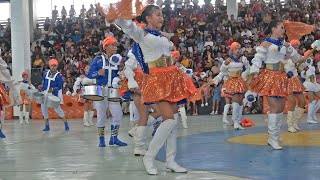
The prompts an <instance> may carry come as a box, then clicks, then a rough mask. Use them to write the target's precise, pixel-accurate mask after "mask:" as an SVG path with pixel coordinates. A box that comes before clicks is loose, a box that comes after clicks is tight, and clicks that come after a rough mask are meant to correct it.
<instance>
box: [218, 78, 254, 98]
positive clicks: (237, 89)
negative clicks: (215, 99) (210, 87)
mask: <svg viewBox="0 0 320 180" xmlns="http://www.w3.org/2000/svg"><path fill="white" fill-rule="evenodd" d="M224 87H225V88H226V90H225V93H226V94H238V93H246V92H247V91H248V85H247V83H246V82H245V81H244V80H243V78H242V77H236V78H233V77H230V78H228V80H226V81H225V83H224Z"/></svg>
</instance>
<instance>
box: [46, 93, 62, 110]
mask: <svg viewBox="0 0 320 180" xmlns="http://www.w3.org/2000/svg"><path fill="white" fill-rule="evenodd" d="M60 101H61V100H60V98H59V97H57V96H53V95H49V96H48V97H47V99H46V105H47V107H51V108H58V107H59V106H60Z"/></svg>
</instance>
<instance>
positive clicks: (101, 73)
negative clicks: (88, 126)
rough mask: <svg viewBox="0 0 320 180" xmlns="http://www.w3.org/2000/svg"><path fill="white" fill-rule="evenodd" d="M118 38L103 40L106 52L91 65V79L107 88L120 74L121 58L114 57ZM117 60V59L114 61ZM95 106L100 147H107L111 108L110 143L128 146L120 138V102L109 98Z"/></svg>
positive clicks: (110, 37) (109, 37)
mask: <svg viewBox="0 0 320 180" xmlns="http://www.w3.org/2000/svg"><path fill="white" fill-rule="evenodd" d="M117 44H118V42H117V40H116V39H115V38H114V37H113V36H108V37H106V38H105V39H104V41H103V49H104V50H105V51H106V54H102V55H99V56H97V57H96V58H95V59H94V60H93V61H92V63H91V65H90V70H89V75H88V77H89V78H90V79H95V80H96V84H97V85H100V86H103V87H105V88H108V87H112V85H115V83H113V82H112V81H113V79H114V78H115V77H116V76H117V74H118V69H119V64H120V60H121V59H119V58H118V57H117V56H116V58H112V56H113V55H115V54H116V52H117ZM113 60H115V61H113ZM93 103H94V107H95V109H96V110H97V127H98V133H99V147H106V144H105V137H104V129H105V124H106V121H107V117H106V111H107V109H109V110H110V113H111V115H112V123H111V137H110V141H109V145H117V146H127V144H126V143H124V142H122V141H120V140H119V139H118V133H119V128H120V124H121V122H122V118H123V113H122V108H121V105H120V103H119V102H108V99H107V98H104V100H102V101H95V102H93Z"/></svg>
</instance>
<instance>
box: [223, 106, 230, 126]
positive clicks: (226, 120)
mask: <svg viewBox="0 0 320 180" xmlns="http://www.w3.org/2000/svg"><path fill="white" fill-rule="evenodd" d="M230 106H231V104H226V105H224V108H223V118H222V122H223V123H226V124H229V121H228V119H227V116H228V112H229V109H230Z"/></svg>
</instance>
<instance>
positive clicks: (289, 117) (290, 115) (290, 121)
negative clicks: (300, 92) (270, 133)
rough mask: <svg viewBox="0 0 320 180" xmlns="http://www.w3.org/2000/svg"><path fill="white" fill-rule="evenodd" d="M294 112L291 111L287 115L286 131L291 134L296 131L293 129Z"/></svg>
mask: <svg viewBox="0 0 320 180" xmlns="http://www.w3.org/2000/svg"><path fill="white" fill-rule="evenodd" d="M293 115H294V112H293V111H288V114H287V124H288V131H289V132H291V133H295V132H297V130H296V129H295V128H294V127H293V119H294V117H293Z"/></svg>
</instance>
